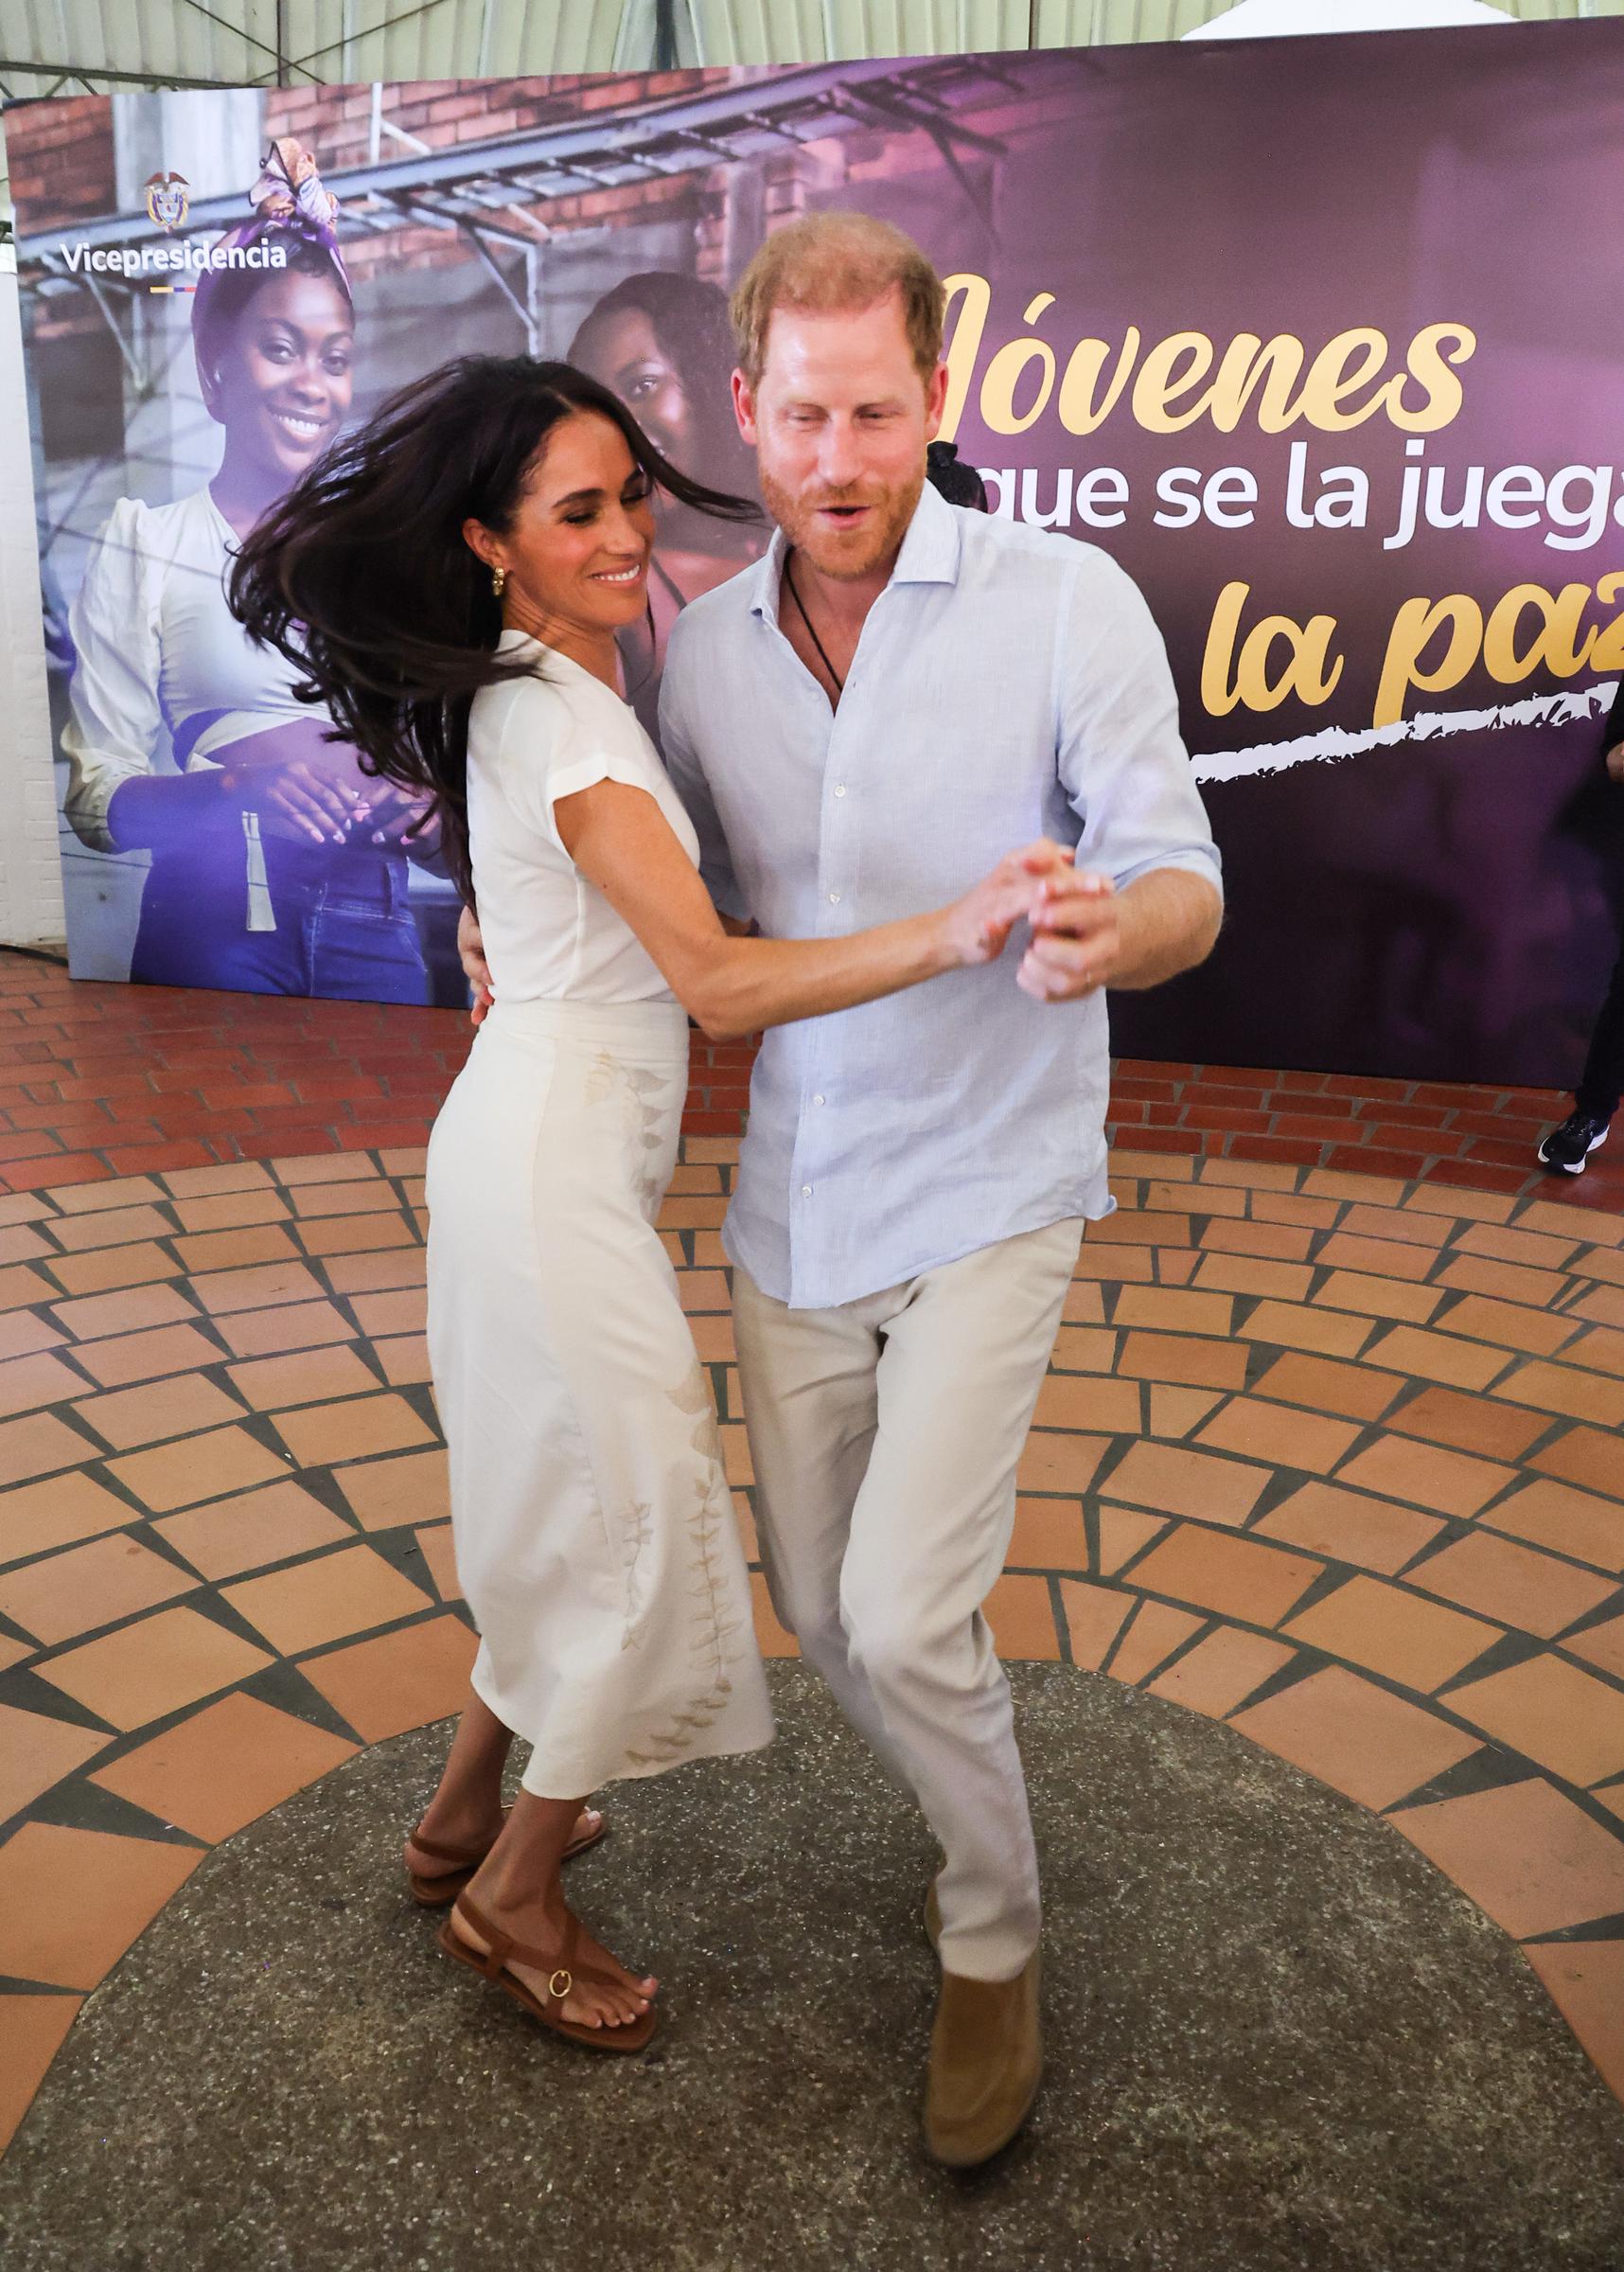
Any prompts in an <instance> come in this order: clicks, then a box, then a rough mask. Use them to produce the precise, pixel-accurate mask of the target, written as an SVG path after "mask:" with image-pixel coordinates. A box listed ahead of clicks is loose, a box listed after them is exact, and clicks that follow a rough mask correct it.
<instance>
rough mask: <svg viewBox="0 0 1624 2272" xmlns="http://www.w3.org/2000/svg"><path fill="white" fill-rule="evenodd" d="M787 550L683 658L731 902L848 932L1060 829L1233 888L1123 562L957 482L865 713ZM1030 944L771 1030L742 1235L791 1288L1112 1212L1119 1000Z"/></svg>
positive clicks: (901, 584) (867, 665)
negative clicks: (1063, 993)
mask: <svg viewBox="0 0 1624 2272" xmlns="http://www.w3.org/2000/svg"><path fill="white" fill-rule="evenodd" d="M784 552H785V542H784V537H783V533H782V531H781V532H780V533H779V534H778V535H777V536H776V537H775V538H774V541H773V543H772V546H771V549H770V550H769V551H768V555H767V557H766V558H765V559H763V560H762V561H760V562H758V563H757V564H755V565H754V566H752V567H750V568H748V569H746V570H745V571H744V572H743V574H742V575H739V576H736V577H733V578H732V580H731V581H730V582H728V583H725V584H722V585H720V586H719V587H718V588H717V589H716V590H715V591H714V592H710V593H707V594H706V595H704V596H703V597H702V598H699V599H697V600H695V601H693V602H692V603H691V604H690V605H689V606H688V607H687V608H686V609H684V611H683V612H682V614H681V615H680V617H679V619H678V622H677V625H676V629H675V630H674V631H673V633H672V637H671V643H670V649H669V652H668V654H667V658H666V664H665V679H664V685H663V687H662V693H661V700H660V735H661V742H662V751H663V754H664V758H665V763H666V766H667V768H668V770H669V772H670V774H671V777H672V779H673V781H674V782H675V783H676V786H677V789H678V791H679V793H680V796H681V798H682V801H683V803H684V805H685V806H686V807H687V808H688V811H689V814H690V815H691V817H692V819H693V822H694V825H695V828H696V829H697V833H698V837H699V844H700V853H701V872H702V874H703V876H704V878H705V881H706V882H707V884H708V885H709V886H710V889H711V892H712V895H713V896H714V897H715V901H716V903H717V905H718V906H719V907H721V908H722V909H723V910H724V911H725V912H727V913H729V914H738V915H744V914H749V915H753V916H754V917H755V919H756V920H757V922H758V923H759V924H760V925H761V928H762V930H763V931H764V932H766V933H767V935H768V937H771V938H780V939H793V938H834V937H838V936H840V935H842V934H844V933H845V932H855V931H861V930H865V929H866V928H867V927H868V926H869V925H870V924H874V923H885V922H890V921H891V920H893V919H894V918H896V917H898V916H903V915H913V914H922V913H924V912H925V911H927V910H928V909H932V908H938V907H942V906H944V904H945V903H946V902H947V901H949V900H951V899H954V898H956V897H958V896H959V895H960V894H961V893H962V892H964V891H966V890H967V889H968V888H969V887H970V886H971V885H972V884H974V883H975V882H976V881H978V879H980V877H982V876H984V875H985V874H986V872H987V871H988V870H989V869H990V868H991V867H993V866H994V865H995V864H996V862H997V861H999V860H1000V859H1001V858H1002V857H1003V855H1004V854H1005V853H1006V852H1009V851H1012V850H1014V849H1015V848H1016V847H1017V846H1018V845H1021V844H1024V843H1028V842H1029V841H1030V840H1031V839H1033V837H1037V836H1050V837H1052V838H1054V839H1056V840H1057V841H1058V842H1060V843H1069V844H1075V845H1076V846H1077V862H1078V865H1079V867H1088V868H1098V869H1103V871H1104V872H1105V873H1106V874H1108V875H1110V876H1112V877H1114V878H1115V879H1116V881H1117V883H1118V884H1119V886H1120V885H1122V884H1125V883H1131V882H1132V881H1133V880H1134V879H1135V878H1136V877H1139V876H1143V875H1146V874H1148V873H1149V872H1150V871H1151V870H1152V869H1156V868H1184V869H1188V870H1191V871H1192V872H1194V873H1195V874H1197V875H1201V876H1205V877H1207V878H1209V879H1210V881H1211V882H1212V883H1214V884H1215V885H1219V884H1220V875H1219V864H1218V854H1217V850H1216V848H1215V846H1214V844H1213V842H1212V835H1211V831H1210V829H1209V826H1208V823H1207V815H1206V813H1205V811H1204V810H1203V808H1202V804H1201V798H1200V795H1199V793H1198V791H1197V790H1196V787H1195V781H1194V777H1193V774H1192V770H1191V765H1190V759H1189V756H1188V754H1186V751H1185V748H1184V744H1183V742H1182V741H1181V740H1180V739H1179V734H1178V711H1177V703H1176V700H1175V697H1174V686H1173V679H1172V676H1171V674H1170V672H1169V670H1168V666H1167V656H1166V651H1165V649H1164V648H1163V646H1162V641H1161V636H1160V634H1159V632H1158V631H1157V630H1156V625H1155V623H1154V622H1153V621H1152V619H1151V614H1150V611H1149V609H1148V608H1147V607H1146V606H1145V603H1144V600H1143V599H1142V598H1141V596H1140V595H1139V590H1138V588H1137V586H1136V585H1135V584H1134V583H1133V582H1132V581H1131V580H1130V578H1129V577H1127V576H1126V575H1125V574H1124V573H1123V572H1122V570H1121V569H1120V568H1119V567H1118V566H1117V565H1116V563H1115V562H1114V561H1113V560H1112V559H1110V558H1109V556H1108V555H1107V554H1105V553H1103V552H1101V551H1100V550H1098V549H1097V547H1095V546H1093V545H1089V544H1082V543H1079V542H1077V541H1075V540H1074V539H1073V538H1070V537H1063V536H1057V535H1054V534H1052V533H1050V532H1048V531H1045V530H1041V529H1033V528H1028V527H1026V526H1024V525H1022V524H1018V523H1015V522H1010V521H1005V520H1000V519H996V518H992V517H989V516H987V515H985V514H980V513H973V512H965V511H962V510H960V509H958V508H957V507H955V506H950V505H947V504H945V503H944V501H943V499H942V498H941V497H939V496H938V495H937V493H936V491H935V490H934V489H932V488H929V487H928V486H927V488H926V489H925V491H924V494H923V495H922V496H921V498H920V502H919V506H918V509H917V510H916V512H915V514H914V516H913V520H912V522H911V523H910V524H909V531H908V534H907V537H906V538H905V540H904V541H903V545H902V551H901V555H900V557H899V559H898V560H897V563H896V567H895V569H894V570H893V572H892V574H891V581H890V583H889V584H888V585H887V586H886V588H885V590H884V591H883V592H882V593H881V594H880V595H879V597H878V598H877V599H876V600H875V602H874V606H873V608H872V609H871V610H870V612H869V615H868V618H867V621H866V622H865V623H864V625H863V630H862V636H861V638H860V640H859V641H858V645H857V651H856V657H855V658H854V660H853V663H852V667H851V671H850V673H849V675H848V677H847V680H846V685H845V690H844V692H843V694H842V695H841V698H840V704H839V708H838V711H837V710H832V709H831V707H830V703H829V699H828V697H827V695H826V694H825V693H824V692H823V689H822V688H821V686H820V685H819V683H817V681H816V680H815V679H814V678H813V677H812V675H811V673H810V672H809V671H808V670H807V669H806V667H805V666H804V665H803V663H802V662H801V660H800V658H799V657H798V656H797V654H796V653H795V650H794V648H792V647H791V646H790V644H789V641H788V640H787V638H786V636H785V634H784V631H783V630H781V628H780V625H779V619H778V596H779V589H780V579H781V576H782V571H783V563H784ZM1220 888H1222V887H1221V885H1220ZM1021 940H1022V933H1021V932H1019V931H1017V932H1016V933H1015V937H1014V938H1013V939H1012V941H1011V943H1010V946H1009V949H1008V950H1007V951H1006V952H1005V954H1004V956H1003V958H1002V959H1001V960H1000V961H998V962H997V963H992V964H989V965H987V966H985V967H982V968H980V969H974V970H957V971H950V972H948V973H947V974H946V975H945V976H943V977H940V978H936V979H932V980H931V981H929V982H928V983H927V984H926V985H918V986H912V987H909V989H907V990H906V991H905V992H903V993H899V994H893V995H890V996H888V997H887V998H886V999H885V1000H884V1001H881V1002H873V1003H864V1004H862V1005H861V1006H860V1007H858V1008H856V1009H850V1010H840V1011H838V1012H837V1013H835V1014H833V1015H831V1016H828V1017H823V1018H808V1019H803V1020H802V1021H799V1022H797V1023H795V1024H793V1025H781V1026H775V1027H773V1028H772V1029H771V1030H770V1031H769V1032H768V1034H767V1036H766V1038H765V1040H764V1042H763V1045H762V1050H761V1054H760V1056H759V1057H758V1058H757V1060H756V1065H755V1071H754V1074H753V1076H752V1078H751V1083H750V1123H749V1128H748V1132H747V1134H746V1136H745V1140H744V1145H743V1149H742V1152H741V1156H740V1161H739V1173H738V1183H737V1189H736V1192H735V1194H734V1197H733V1204H732V1206H731V1207H730V1209H729V1211H728V1216H727V1221H726V1223H725V1224H724V1226H723V1232H722V1239H723V1245H724V1247H725V1249H726V1251H727V1252H728V1254H729V1256H730V1257H731V1258H732V1260H733V1262H735V1263H737V1264H739V1265H740V1266H741V1267H742V1268H743V1269H746V1270H748V1271H749V1273H750V1276H751V1277H752V1278H753V1279H754V1280H755V1282H756V1284H757V1285H758V1286H759V1287H761V1289H762V1291H763V1292H764V1293H767V1294H769V1295H771V1296H772V1297H773V1298H774V1299H775V1300H777V1301H780V1302H786V1303H787V1304H789V1305H790V1306H791V1307H793V1308H797V1309H821V1308H828V1307H833V1306H835V1305H838V1304H840V1303H845V1302H854V1301H856V1300H858V1299H860V1298H861V1297H862V1296H863V1295H865V1294H871V1293H875V1292H878V1291H879V1290H880V1289H881V1288H882V1287H891V1286H896V1285H900V1284H902V1283H903V1282H905V1281H906V1280H908V1279H909V1278H912V1277H916V1276H917V1275H918V1274H919V1273H920V1272H922V1271H924V1270H927V1269H933V1268H935V1267H936V1266H937V1265H939V1264H942V1263H945V1262H952V1261H955V1260H957V1259H958V1258H959V1257H960V1256H961V1255H964V1254H969V1253H973V1252H975V1251H977V1250H978V1249H980V1248H981V1247H986V1246H991V1245H993V1244H995V1243H996V1242H997V1241H998V1240H999V1239H1004V1238H1010V1237H1013V1236H1015V1234H1017V1233H1019V1232H1023V1231H1035V1230H1038V1229H1041V1228H1042V1227H1043V1225H1045V1224H1047V1223H1052V1222H1057V1221H1059V1220H1060V1219H1061V1218H1062V1217H1063V1216H1079V1215H1081V1216H1100V1215H1104V1214H1107V1213H1108V1212H1109V1210H1110V1205H1111V1201H1110V1198H1109V1195H1108V1192H1107V1189H1106V1181H1105V1133H1104V1120H1105V1107H1106V1100H1107V1094H1108V1089H1109V1080H1110V1068H1109V1061H1108V1054H1107V1052H1108V1040H1107V1031H1106V1017H1105V1004H1104V1000H1103V996H1101V995H1100V994H1092V995H1089V996H1087V997H1086V998H1085V999H1084V1000H1083V1001H1081V1002H1071V1003H1039V1002H1034V1001H1033V1000H1032V998H1031V997H1030V996H1029V995H1026V994H1023V993H1022V992H1021V991H1020V989H1019V988H1018V987H1017V986H1016V985H1015V970H1016V967H1018V962H1019V956H1020V950H1021Z"/></svg>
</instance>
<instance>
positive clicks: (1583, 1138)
mask: <svg viewBox="0 0 1624 2272" xmlns="http://www.w3.org/2000/svg"><path fill="white" fill-rule="evenodd" d="M1608 1125H1609V1124H1608V1123H1607V1122H1606V1121H1604V1120H1600V1119H1598V1117H1597V1115H1596V1114H1595V1113H1594V1112H1570V1113H1569V1114H1568V1116H1567V1118H1566V1119H1565V1120H1564V1121H1563V1122H1562V1127H1560V1128H1553V1129H1552V1130H1551V1132H1550V1134H1549V1135H1548V1136H1547V1137H1545V1140H1544V1141H1543V1143H1542V1144H1541V1145H1540V1149H1539V1162H1540V1165H1541V1166H1542V1167H1555V1168H1560V1169H1561V1171H1562V1174H1563V1175H1564V1176H1582V1175H1583V1173H1584V1163H1585V1162H1586V1161H1587V1160H1588V1159H1589V1158H1590V1155H1591V1153H1592V1152H1593V1151H1595V1149H1596V1147H1597V1145H1598V1144H1605V1143H1606V1142H1607V1129H1608Z"/></svg>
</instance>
